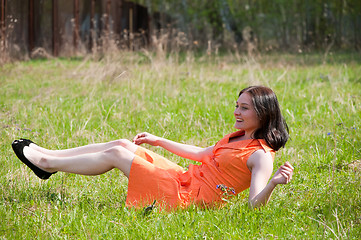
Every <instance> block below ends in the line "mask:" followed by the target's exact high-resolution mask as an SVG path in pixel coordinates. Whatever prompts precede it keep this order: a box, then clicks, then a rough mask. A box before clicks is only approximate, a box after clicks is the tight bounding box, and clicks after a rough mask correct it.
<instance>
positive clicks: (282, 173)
mask: <svg viewBox="0 0 361 240" xmlns="http://www.w3.org/2000/svg"><path fill="white" fill-rule="evenodd" d="M292 175H293V166H292V165H291V164H290V163H289V162H286V163H285V164H283V165H282V166H281V167H280V168H279V169H278V170H277V172H276V173H275V174H274V175H273V177H272V179H271V182H272V183H273V184H275V185H277V184H287V183H289V182H290V181H291V179H292Z"/></svg>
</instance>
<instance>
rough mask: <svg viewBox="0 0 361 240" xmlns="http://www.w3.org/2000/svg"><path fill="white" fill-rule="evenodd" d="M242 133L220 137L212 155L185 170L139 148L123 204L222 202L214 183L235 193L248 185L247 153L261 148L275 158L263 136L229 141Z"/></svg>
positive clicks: (170, 205)
mask: <svg viewBox="0 0 361 240" xmlns="http://www.w3.org/2000/svg"><path fill="white" fill-rule="evenodd" d="M243 134H244V131H238V132H234V133H231V134H228V135H226V136H225V137H223V138H222V139H221V140H220V141H219V142H218V143H217V144H216V145H215V146H214V148H213V156H212V158H210V159H207V160H204V161H203V162H202V164H201V165H193V164H191V165H190V166H189V168H188V171H185V170H184V169H183V168H182V167H180V166H178V165H177V164H175V163H173V162H171V161H169V160H167V159H166V158H164V157H162V156H160V155H158V154H156V153H154V152H152V151H149V150H147V149H145V148H143V147H138V149H137V151H136V152H135V155H136V156H135V158H134V160H133V163H132V166H131V169H130V174H129V183H128V195H127V200H126V205H127V206H129V207H130V206H135V207H143V206H147V205H150V204H152V203H153V201H154V200H157V205H158V206H161V207H165V208H176V207H187V206H188V205H189V204H192V203H195V204H198V205H207V206H211V205H214V204H217V203H222V202H223V200H222V197H223V194H224V192H223V191H222V190H221V189H219V188H217V185H221V184H223V185H225V186H227V187H230V188H233V189H234V193H235V194H238V193H240V192H242V191H243V190H245V189H247V188H249V186H250V183H251V171H250V170H249V169H248V167H247V160H248V158H249V156H251V154H252V153H254V152H255V151H257V150H259V149H263V150H264V151H265V152H271V154H272V157H274V150H273V149H272V148H270V147H269V146H268V145H267V143H266V142H265V141H264V140H263V139H248V140H242V141H236V142H231V143H230V142H229V139H230V138H233V137H237V136H241V135H243Z"/></svg>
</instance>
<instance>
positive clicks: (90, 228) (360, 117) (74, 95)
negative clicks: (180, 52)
mask: <svg viewBox="0 0 361 240" xmlns="http://www.w3.org/2000/svg"><path fill="white" fill-rule="evenodd" d="M176 57H177V56H173V55H169V57H168V58H167V59H162V60H158V59H156V58H152V57H149V56H148V59H147V60H145V56H144V55H139V56H135V55H134V54H129V53H126V52H123V53H119V54H118V55H117V57H113V58H110V57H104V58H103V59H102V60H100V61H91V60H84V61H82V60H66V59H54V60H48V61H29V62H21V63H13V64H7V65H4V66H2V67H1V68H0V72H1V74H0V133H1V136H2V137H1V139H0V151H1V158H0V159H1V163H2V168H1V169H0V176H1V177H0V218H1V219H2V221H1V224H0V233H1V235H0V236H1V238H4V239H36V238H46V239H48V238H56V239H69V238H71V239H74V238H75V239H94V238H95V239H97V238H101V239H102V238H105V239H178V238H179V239H204V238H207V239H208V238H209V239H254V238H257V239H275V238H281V239H323V238H326V239H336V238H337V239H339V238H340V239H358V238H359V237H360V232H361V218H360V216H361V207H360V206H361V188H360V181H361V174H360V169H361V167H360V160H361V134H360V130H361V107H360V106H361V95H360V93H361V79H360V76H361V67H360V66H361V65H360V62H361V59H360V56H358V55H356V54H352V53H348V54H333V55H330V56H329V58H327V59H324V56H323V55H317V54H313V55H298V56H294V55H265V56H262V57H261V58H259V59H256V60H254V59H247V58H240V57H237V56H236V55H225V56H218V57H215V58H214V57H213V56H207V57H205V56H200V57H196V58H195V57H194V56H192V55H191V54H190V53H187V54H185V56H182V57H181V58H179V59H177V58H176ZM323 62H325V63H324V64H322V63H323ZM254 84H263V85H266V86H269V87H271V88H272V89H274V91H275V92H276V94H277V95H278V99H279V101H280V105H281V107H282V111H283V114H284V116H285V118H286V120H287V122H288V124H289V127H290V134H291V140H290V141H289V142H288V143H287V145H286V148H284V149H282V150H280V151H279V152H278V153H277V154H276V160H275V164H274V165H275V168H276V167H277V166H279V165H281V164H282V163H283V162H285V161H290V162H291V163H292V164H293V165H294V167H295V175H294V179H293V180H292V182H291V183H290V184H288V185H285V186H279V187H277V189H276V190H275V191H274V193H273V196H272V199H271V201H270V203H269V204H268V205H267V206H266V207H264V208H262V209H260V210H249V209H248V204H247V197H248V191H245V192H243V193H241V194H239V195H238V196H237V197H234V198H232V199H231V200H230V203H229V204H228V205H227V206H226V207H224V208H223V209H199V208H197V207H195V206H191V207H190V208H189V209H185V210H181V209H179V210H176V211H174V212H162V211H160V210H159V209H157V208H156V209H155V210H154V211H153V212H152V213H151V214H149V215H148V216H143V211H142V210H135V209H128V208H125V206H124V203H125V198H126V192H127V180H126V178H125V177H124V176H123V175H122V174H121V173H120V172H119V171H117V170H112V171H110V172H108V173H106V174H103V175H101V176H95V177H88V176H80V175H74V174H65V173H58V174H56V175H54V176H52V177H51V179H49V180H48V181H42V180H39V179H37V178H36V176H35V175H34V174H32V172H31V171H30V170H29V169H27V168H26V166H25V165H24V164H22V163H21V162H20V161H19V160H17V158H16V156H15V154H14V153H13V152H12V150H11V146H10V145H11V142H12V140H14V139H16V138H20V137H26V138H30V139H32V140H33V141H34V142H36V143H38V144H39V145H41V146H44V147H46V148H50V149H62V148H69V147H76V146H79V145H84V144H88V143H93V142H104V141H109V140H114V139H117V138H127V139H131V138H132V137H133V136H134V135H135V134H136V133H138V132H140V131H149V132H152V133H154V134H157V135H161V136H165V137H167V138H170V139H173V140H175V141H181V142H185V143H189V144H195V145H199V146H203V147H205V146H209V145H211V144H214V143H216V141H218V140H219V139H220V138H221V137H222V136H223V135H225V134H227V133H229V132H230V131H234V129H233V124H234V117H233V108H234V101H235V99H236V97H237V95H238V92H239V90H240V89H242V88H243V87H246V86H248V85H254ZM151 149H152V150H154V151H156V152H158V153H160V154H162V155H164V156H166V157H167V158H169V159H172V160H174V161H175V162H177V163H178V164H180V165H182V166H184V167H186V166H187V165H188V164H189V163H190V162H189V161H188V160H185V159H181V158H179V157H176V156H174V155H172V154H170V153H168V152H165V151H163V150H162V149H159V148H154V147H152V148H151ZM357 163H358V167H359V168H357Z"/></svg>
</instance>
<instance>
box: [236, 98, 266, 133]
mask: <svg viewBox="0 0 361 240" xmlns="http://www.w3.org/2000/svg"><path fill="white" fill-rule="evenodd" d="M234 116H235V118H236V123H235V124H234V127H235V128H237V129H242V130H244V131H245V136H247V137H249V138H251V137H252V135H253V133H254V132H255V131H256V130H257V129H258V128H259V127H260V121H259V118H258V116H257V113H256V111H255V109H254V106H253V103H252V97H251V95H250V94H249V93H247V92H244V93H242V94H241V95H240V96H239V98H238V100H237V102H236V109H235V110H234Z"/></svg>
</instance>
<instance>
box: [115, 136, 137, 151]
mask: <svg viewBox="0 0 361 240" xmlns="http://www.w3.org/2000/svg"><path fill="white" fill-rule="evenodd" d="M115 146H121V147H123V148H125V149H127V150H129V151H131V152H132V153H134V152H135V151H136V149H137V148H138V146H137V145H135V144H134V143H132V142H131V141H129V140H128V139H118V140H116V141H115Z"/></svg>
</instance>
